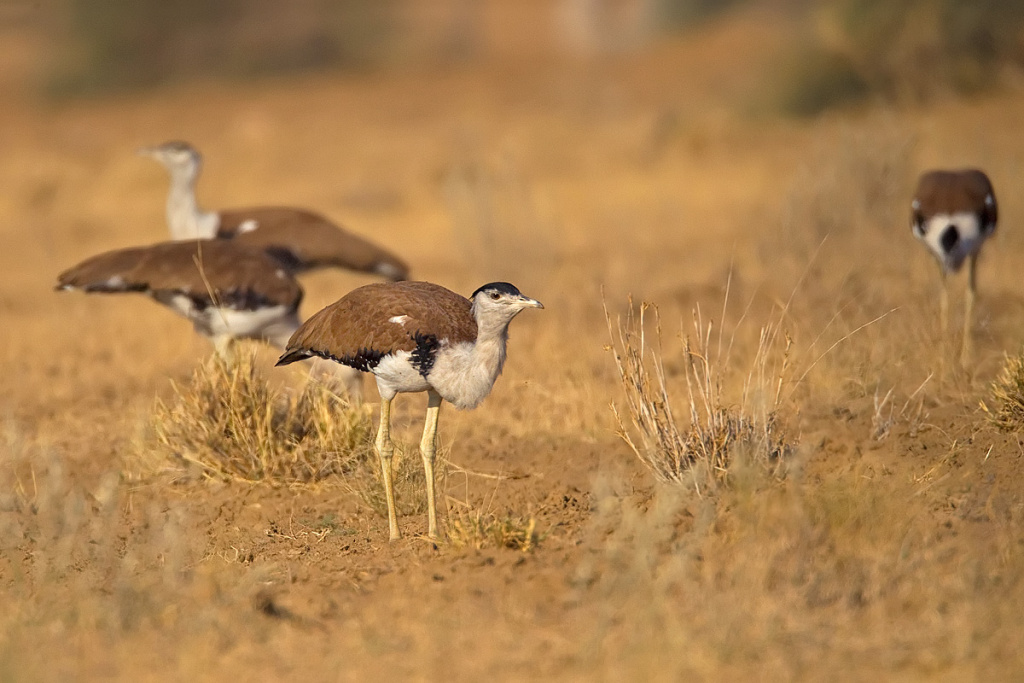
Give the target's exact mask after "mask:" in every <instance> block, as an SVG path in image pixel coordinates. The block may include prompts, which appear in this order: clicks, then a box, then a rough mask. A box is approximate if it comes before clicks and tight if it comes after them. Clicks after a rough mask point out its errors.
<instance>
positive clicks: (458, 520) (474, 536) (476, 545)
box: [447, 508, 540, 553]
mask: <svg viewBox="0 0 1024 683" xmlns="http://www.w3.org/2000/svg"><path fill="white" fill-rule="evenodd" d="M447 525H448V541H449V542H450V543H451V545H452V547H454V548H471V549H474V550H482V549H484V548H509V549H511V550H521V551H523V552H524V553H526V552H530V551H532V550H534V549H535V548H536V547H537V543H538V542H539V541H540V535H539V534H538V533H537V520H536V519H534V518H533V517H518V516H503V517H502V516H498V515H495V514H494V513H490V512H484V511H483V510H479V509H463V508H455V509H454V510H453V509H449V511H448V519H447Z"/></svg>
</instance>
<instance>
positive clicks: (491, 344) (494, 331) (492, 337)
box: [473, 324, 508, 381]
mask: <svg viewBox="0 0 1024 683" xmlns="http://www.w3.org/2000/svg"><path fill="white" fill-rule="evenodd" d="M507 344H508V325H507V324H505V325H501V326H498V327H494V328H491V329H488V328H481V329H479V330H478V332H477V337H476V343H475V344H474V345H473V360H474V361H475V362H474V363H473V365H474V366H475V367H477V368H480V369H481V370H483V371H484V372H485V373H486V374H487V375H488V376H489V377H490V378H491V381H494V378H495V377H497V376H498V375H500V374H501V369H502V367H504V365H505V353H506V350H505V349H506V345H507Z"/></svg>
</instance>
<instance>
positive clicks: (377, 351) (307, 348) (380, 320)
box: [277, 282, 477, 370]
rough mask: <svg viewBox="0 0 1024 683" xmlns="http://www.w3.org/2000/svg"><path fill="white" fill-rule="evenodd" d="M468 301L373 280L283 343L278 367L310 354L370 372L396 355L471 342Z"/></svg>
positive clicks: (423, 287) (437, 290) (418, 285)
mask: <svg viewBox="0 0 1024 683" xmlns="http://www.w3.org/2000/svg"><path fill="white" fill-rule="evenodd" d="M476 335H477V327H476V320H475V319H474V317H473V314H472V312H471V304H470V301H469V299H467V298H465V297H463V296H461V295H459V294H456V293H455V292H452V291H451V290H448V289H445V288H444V287H441V286H440V285H435V284H432V283H429V282H393V283H390V282H379V283H374V284H370V285H365V286H363V287H359V288H358V289H354V290H352V291H351V292H349V293H348V294H347V295H346V296H344V297H343V298H341V299H340V300H338V301H336V302H335V303H333V304H331V305H330V306H328V307H327V308H325V309H323V310H322V311H320V312H319V313H317V314H316V315H314V316H313V317H311V318H310V319H309V320H307V321H306V322H305V323H304V324H303V325H302V327H300V328H299V329H298V330H296V331H295V334H293V335H292V338H291V339H290V340H288V346H287V348H286V350H285V353H284V355H282V356H281V359H280V360H279V361H278V363H277V364H278V365H286V364H288V363H293V362H295V361H298V360H302V359H304V358H309V357H310V356H319V357H322V358H330V359H332V360H335V361H338V362H340V363H344V364H345V365H350V366H352V367H355V368H357V369H359V370H372V369H373V368H374V367H376V365H377V363H379V362H380V359H381V358H382V357H384V356H386V355H388V354H390V353H394V352H396V351H409V352H412V351H414V350H415V349H416V348H417V347H419V346H423V345H424V344H426V345H431V344H445V343H448V344H453V343H459V342H473V341H475V340H476Z"/></svg>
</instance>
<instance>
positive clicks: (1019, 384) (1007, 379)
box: [981, 350, 1024, 432]
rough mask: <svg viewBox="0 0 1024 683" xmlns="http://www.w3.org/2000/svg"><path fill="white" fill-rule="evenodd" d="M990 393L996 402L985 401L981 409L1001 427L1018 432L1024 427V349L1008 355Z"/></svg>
mask: <svg viewBox="0 0 1024 683" xmlns="http://www.w3.org/2000/svg"><path fill="white" fill-rule="evenodd" d="M989 395H990V396H991V398H992V401H993V402H994V404H995V407H994V408H989V407H988V404H987V403H985V401H982V402H981V409H982V410H983V411H984V412H985V414H986V415H987V416H988V418H989V420H991V421H992V423H993V424H994V425H996V426H997V427H999V429H1002V430H1005V431H1013V432H1017V431H1020V430H1021V429H1022V428H1024V350H1021V351H1018V352H1017V353H1016V354H1015V355H1012V356H1011V355H1009V354H1007V356H1006V361H1005V362H1004V363H1003V367H1002V369H1001V370H1000V371H999V376H998V377H996V379H995V381H993V382H992V386H991V387H990V388H989Z"/></svg>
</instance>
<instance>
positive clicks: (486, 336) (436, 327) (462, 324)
mask: <svg viewBox="0 0 1024 683" xmlns="http://www.w3.org/2000/svg"><path fill="white" fill-rule="evenodd" d="M525 308H544V306H543V305H542V304H541V303H540V302H539V301H537V300H535V299H531V298H529V297H526V296H523V295H522V294H521V293H520V292H519V290H518V289H516V288H515V287H514V286H512V285H510V284H508V283H507V282H492V283H490V284H487V285H484V286H483V287H480V288H479V289H478V290H476V291H475V292H473V295H472V296H471V297H470V298H469V299H466V298H465V297H463V296H461V295H459V294H456V293H455V292H452V291H450V290H448V289H445V288H444V287H441V286H440V285H435V284H431V283H429V282H396V283H375V284H370V285H365V286H363V287H359V288H358V289H354V290H352V291H351V292H350V293H349V294H347V295H346V296H344V297H343V298H341V299H340V300H339V301H336V302H335V303H333V304H331V305H330V306H328V307H327V308H325V309H323V310H322V311H320V312H319V313H317V314H315V315H314V316H313V317H311V318H310V319H309V320H307V321H306V322H305V323H304V324H303V325H302V327H300V328H299V329H298V330H297V331H296V332H295V334H294V335H292V338H291V339H290V340H288V346H287V348H286V349H285V352H284V354H283V355H282V356H281V358H280V359H279V360H278V361H277V364H278V365H286V364H288V363H294V362H295V361H299V360H303V359H306V358H310V357H320V358H327V359H330V360H333V361H336V362H338V363H342V364H344V365H347V366H350V367H353V368H356V369H358V370H362V371H363V372H372V373H373V374H374V375H375V376H376V379H377V389H378V390H379V391H380V402H381V403H380V425H379V427H378V430H377V439H376V448H377V454H378V456H379V458H380V463H381V471H382V473H383V476H384V490H385V494H386V496H387V503H388V526H389V529H390V537H391V540H395V539H397V538H400V536H401V534H400V532H399V530H398V522H397V518H396V514H395V496H394V488H393V486H392V477H391V460H392V456H393V454H394V445H393V444H392V441H391V402H392V400H394V398H395V396H396V395H397V394H399V393H405V392H417V391H426V392H427V397H428V398H427V415H426V420H425V423H424V426H423V438H422V439H421V440H420V454H421V455H422V457H423V469H424V473H425V474H426V485H427V516H428V534H429V535H430V538H437V510H436V506H435V502H434V456H435V454H436V452H437V421H438V414H439V411H440V408H441V400H442V399H444V400H445V401H448V402H449V403H451V404H453V405H454V406H455V407H456V408H459V409H467V408H475V407H476V406H478V405H479V404H480V402H481V401H483V400H484V398H486V396H487V395H488V394H489V393H490V392H491V388H492V387H493V386H494V382H495V380H496V379H497V378H498V375H500V374H501V369H502V366H503V365H504V363H505V352H506V351H505V346H506V343H507V342H508V325H509V323H510V322H511V321H512V318H514V317H515V316H516V315H517V314H518V313H519V312H520V311H522V310H523V309H525Z"/></svg>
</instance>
